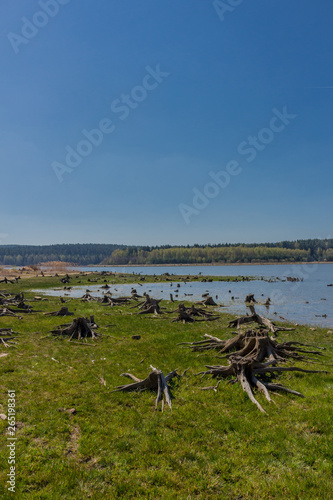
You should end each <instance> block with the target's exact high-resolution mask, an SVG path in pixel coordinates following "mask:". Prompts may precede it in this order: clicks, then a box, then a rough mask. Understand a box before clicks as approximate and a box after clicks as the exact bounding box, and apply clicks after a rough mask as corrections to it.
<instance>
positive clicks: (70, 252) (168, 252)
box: [0, 239, 333, 266]
mask: <svg viewBox="0 0 333 500" xmlns="http://www.w3.org/2000/svg"><path fill="white" fill-rule="evenodd" d="M50 261H61V262H69V263H72V264H77V265H81V266H87V265H96V264H103V265H125V264H138V265H140V264H213V263H226V264H233V263H239V264H242V263H260V262H272V263H274V262H311V261H324V262H325V261H326V262H333V239H326V240H318V239H312V240H297V241H281V242H279V243H250V244H241V243H237V244H221V245H193V246H189V245H188V246H169V245H164V246H160V247H149V246H126V245H106V244H89V243H87V244H63V245H47V246H32V245H31V246H30V245H29V246H28V245H0V265H11V266H28V265H38V264H41V263H42V262H50Z"/></svg>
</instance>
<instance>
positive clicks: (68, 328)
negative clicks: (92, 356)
mask: <svg viewBox="0 0 333 500" xmlns="http://www.w3.org/2000/svg"><path fill="white" fill-rule="evenodd" d="M96 328H98V326H97V325H96V324H95V320H94V317H93V316H90V319H88V318H76V319H74V320H73V322H72V323H67V324H65V325H60V326H58V328H57V329H56V330H51V333H52V335H61V336H66V337H69V340H72V339H78V340H81V339H87V338H93V339H94V338H96V337H97V336H98V335H99V334H98V333H96V331H95V329H96Z"/></svg>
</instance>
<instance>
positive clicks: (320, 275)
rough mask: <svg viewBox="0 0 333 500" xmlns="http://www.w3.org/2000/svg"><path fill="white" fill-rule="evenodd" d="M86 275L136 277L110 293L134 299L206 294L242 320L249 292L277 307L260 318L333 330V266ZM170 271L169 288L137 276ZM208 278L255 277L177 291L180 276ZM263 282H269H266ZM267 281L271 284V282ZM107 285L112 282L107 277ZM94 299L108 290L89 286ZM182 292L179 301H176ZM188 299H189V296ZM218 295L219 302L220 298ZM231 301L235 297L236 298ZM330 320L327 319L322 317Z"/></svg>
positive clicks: (122, 269)
mask: <svg viewBox="0 0 333 500" xmlns="http://www.w3.org/2000/svg"><path fill="white" fill-rule="evenodd" d="M76 269H79V270H82V271H113V272H117V273H122V272H123V273H129V274H133V273H134V275H133V283H132V285H115V286H113V285H110V286H111V288H110V289H109V291H110V292H111V293H112V294H114V296H120V295H130V292H131V288H132V287H135V288H136V289H137V291H138V293H139V294H140V295H141V294H142V293H143V292H144V291H145V292H147V293H151V295H153V296H154V297H155V298H162V299H167V300H169V298H170V293H172V294H173V296H174V298H175V299H177V300H193V301H199V300H201V295H202V294H203V293H205V292H207V291H209V293H210V294H211V295H212V296H213V298H214V299H215V301H216V302H217V303H218V304H220V305H224V306H226V307H223V309H222V310H228V312H231V313H236V314H240V315H243V314H245V313H246V311H247V309H246V307H245V304H244V299H245V297H246V295H247V294H248V293H254V296H255V299H256V300H257V301H258V302H264V301H265V300H266V298H267V297H270V299H271V302H272V305H271V306H270V307H269V308H268V309H267V308H266V307H265V306H260V305H258V306H257V307H256V310H257V311H258V313H259V314H262V315H264V316H267V317H269V318H270V319H272V320H274V319H275V320H276V319H280V318H285V319H286V320H288V321H291V322H294V323H300V324H313V325H321V326H324V327H329V328H332V327H333V313H332V312H333V286H332V287H328V286H327V285H328V284H333V264H301V265H267V266H266V265H264V266H263V265H258V266H247V265H244V266H166V267H154V266H151V267H139V266H138V267H126V266H125V267H98V268H96V267H82V268H76ZM166 272H168V273H169V274H170V275H172V274H174V275H175V276H174V281H173V282H172V285H171V283H170V282H167V283H147V284H143V285H142V286H140V285H139V284H138V279H137V276H136V275H137V274H140V273H141V274H156V275H160V274H163V273H166ZM199 273H201V274H203V275H208V276H255V277H257V278H258V280H256V281H251V282H237V283H228V282H219V281H216V282H213V283H201V282H199V283H193V282H192V283H186V284H184V283H182V282H180V288H177V286H176V285H177V283H178V281H177V275H188V274H192V275H195V274H199ZM287 276H293V277H298V278H300V279H301V278H303V281H298V282H290V281H285V279H286V277H287ZM261 277H263V278H264V280H262V279H261ZM268 280H272V281H271V282H269V281H268ZM108 282H109V283H111V282H112V279H111V278H110V279H109V277H108ZM89 290H91V294H92V295H96V296H100V295H102V294H103V293H105V290H103V289H100V285H98V286H95V285H94V286H93V285H91V286H89ZM85 291H86V287H78V288H75V289H73V290H72V291H71V292H70V293H69V295H70V296H71V297H81V296H82V295H83V294H84V293H85ZM38 292H39V293H41V291H38ZM47 293H49V294H52V295H64V291H63V290H61V289H58V290H51V291H48V292H47ZM66 293H68V292H66ZM176 293H178V297H175V295H176ZM185 294H186V295H185ZM216 296H217V298H216ZM231 297H234V299H232V298H231ZM324 315H326V317H323V316H324Z"/></svg>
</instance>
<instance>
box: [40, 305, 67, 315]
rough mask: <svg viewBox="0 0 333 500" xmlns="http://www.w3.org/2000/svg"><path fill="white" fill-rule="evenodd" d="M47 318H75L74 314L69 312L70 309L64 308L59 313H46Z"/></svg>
mask: <svg viewBox="0 0 333 500" xmlns="http://www.w3.org/2000/svg"><path fill="white" fill-rule="evenodd" d="M44 315H45V316H73V315H74V313H72V312H69V311H68V307H62V308H61V309H60V310H59V311H55V312H50V313H44Z"/></svg>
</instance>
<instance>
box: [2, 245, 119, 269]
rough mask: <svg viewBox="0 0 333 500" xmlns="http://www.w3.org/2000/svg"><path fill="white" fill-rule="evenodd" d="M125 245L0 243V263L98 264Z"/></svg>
mask: <svg viewBox="0 0 333 500" xmlns="http://www.w3.org/2000/svg"><path fill="white" fill-rule="evenodd" d="M117 248H118V249H121V248H125V245H107V244H95V243H86V244H85V243H84V244H82V243H80V244H79V243H78V244H63V245H38V246H37V245H1V246H0V265H9V266H29V265H38V264H41V263H42V262H53V261H61V262H70V263H72V264H78V265H81V266H89V265H94V264H100V263H101V262H102V261H103V260H104V259H106V258H107V257H109V256H110V255H112V252H113V251H114V250H115V249H117Z"/></svg>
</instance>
